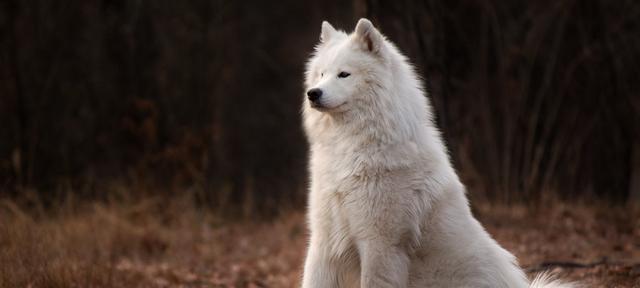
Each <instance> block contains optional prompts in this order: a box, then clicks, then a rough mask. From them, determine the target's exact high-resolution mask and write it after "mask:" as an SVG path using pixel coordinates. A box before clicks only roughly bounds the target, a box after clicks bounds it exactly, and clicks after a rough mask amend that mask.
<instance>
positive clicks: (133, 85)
mask: <svg viewBox="0 0 640 288" xmlns="http://www.w3.org/2000/svg"><path fill="white" fill-rule="evenodd" d="M364 16H366V17H369V18H371V19H372V20H373V21H374V23H375V24H376V25H379V27H380V28H381V30H382V31H383V33H385V34H386V35H387V36H388V37H389V38H390V39H391V40H392V41H394V42H395V43H397V44H398V46H399V47H400V49H401V50H402V51H405V52H406V53H407V54H408V56H409V57H410V58H411V59H412V60H413V61H414V63H415V64H416V66H417V69H418V71H419V72H420V73H421V75H424V77H425V82H426V84H427V87H428V90H429V92H430V95H431V98H432V104H433V106H434V108H435V110H436V112H437V120H438V124H439V125H440V127H442V129H443V133H444V135H445V138H446V141H447V143H448V145H449V147H450V151H451V154H452V158H453V160H454V162H455V166H456V167H457V168H458V169H459V171H460V173H461V175H462V177H463V179H464V181H465V183H466V184H468V186H469V188H470V189H469V190H470V191H471V193H472V194H473V195H479V196H482V197H487V198H490V199H499V200H507V201H509V200H531V199H537V198H540V197H546V196H550V195H559V196H563V197H578V196H583V197H593V196H598V197H602V198H605V199H609V200H615V201H624V200H626V199H628V198H629V197H631V194H634V193H640V192H638V190H640V180H638V178H640V175H638V174H640V172H639V171H640V137H639V136H638V135H640V132H639V131H640V125H639V124H638V123H640V119H639V118H638V117H639V116H638V115H640V95H638V94H639V93H640V92H638V91H640V87H639V86H640V79H639V78H638V77H639V76H638V75H640V73H639V72H640V71H638V69H639V68H638V67H640V20H638V19H640V17H639V16H640V3H639V2H637V1H633V0H620V1H605V0H599V1H598V0H594V1H573V0H561V1H509V2H504V1H434V0H427V1H408V0H404V1H374V0H355V1H352V2H348V1H293V0H285V1H279V2H277V3H275V2H266V1H255V2H254V1H252V3H249V2H248V1H229V0H217V1H216V0H213V1H207V0H193V1H168V0H160V1H142V0H134V1H98V0H90V1H79V0H71V1H64V2H60V3H58V2H51V1H43V0H29V1H18V0H9V1H4V2H2V3H0V62H1V63H3V64H2V65H0V193H3V194H7V195H13V196H15V195H18V194H21V193H23V191H26V190H30V189H34V190H36V191H38V193H39V194H40V196H41V197H43V198H50V197H56V196H57V194H60V193H67V192H68V191H75V193H77V194H78V195H79V196H81V197H88V198H103V197H105V195H103V194H105V193H107V192H105V191H107V190H108V189H103V188H102V187H104V186H105V185H107V183H110V182H113V181H118V182H124V183H126V184H129V185H132V186H134V187H144V189H141V190H144V191H154V193H175V192H176V191H182V190H190V191H195V194H196V195H198V197H199V198H198V201H202V202H206V203H209V204H211V205H213V206H228V207H242V208H243V209H241V211H244V212H247V211H255V210H259V211H263V212H270V211H273V210H275V209H276V208H278V207H281V206H291V205H300V204H301V203H302V200H303V199H304V192H305V187H306V184H305V183H306V150H307V147H306V142H305V140H304V135H303V132H302V130H301V125H300V113H299V110H300V105H301V101H302V90H303V87H302V84H301V83H302V74H303V71H304V64H305V61H306V58H307V57H308V55H309V53H310V52H311V51H312V49H313V46H314V45H315V43H316V42H317V37H318V34H319V30H320V22H321V21H322V20H325V19H326V20H329V21H330V22H332V23H333V24H334V25H335V26H336V27H341V28H344V29H345V30H350V29H351V28H352V27H353V25H354V23H355V21H356V20H357V19H358V18H359V17H364ZM634 183H638V184H634ZM634 185H639V186H637V187H636V186H634ZM244 212H242V213H244Z"/></svg>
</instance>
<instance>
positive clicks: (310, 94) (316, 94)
mask: <svg viewBox="0 0 640 288" xmlns="http://www.w3.org/2000/svg"><path fill="white" fill-rule="evenodd" d="M320 96H322V90H320V89H319V88H313V89H310V90H309V91H307V98H309V101H311V102H316V101H317V100H318V99H320Z"/></svg>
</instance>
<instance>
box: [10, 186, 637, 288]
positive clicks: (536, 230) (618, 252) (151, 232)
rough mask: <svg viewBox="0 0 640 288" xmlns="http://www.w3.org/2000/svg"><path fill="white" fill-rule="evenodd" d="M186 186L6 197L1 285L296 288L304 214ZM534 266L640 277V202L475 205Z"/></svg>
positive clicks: (617, 280)
mask: <svg viewBox="0 0 640 288" xmlns="http://www.w3.org/2000/svg"><path fill="white" fill-rule="evenodd" d="M193 203H194V201H193V200H191V199H190V198H188V197H184V198H176V199H170V200H168V199H160V198H145V199H140V200H127V201H107V202H100V203H85V204H73V205H60V206H61V207H64V208H59V209H55V211H48V212H34V211H44V209H34V208H29V209H24V208H23V205H19V204H16V203H15V202H12V201H8V200H4V201H2V202H0V286H1V287H176V286H183V287H187V286H188V287H296V286H297V285H298V283H299V279H300V270H301V267H302V262H303V259H304V249H305V245H306V244H305V243H306V233H305V231H306V230H305V229H306V228H305V223H304V216H303V214H302V213H301V212H293V213H289V214H286V215H285V216H281V217H279V218H278V219H275V220H272V221H269V220H265V219H245V220H241V221H240V220H238V221H223V220H221V218H219V217H216V216H214V215H213V214H212V213H211V212H209V211H207V210H206V209H201V208H198V207H197V205H194V204H193ZM475 213H476V214H477V215H478V216H479V218H480V220H481V221H482V222H483V223H484V224H485V225H486V227H487V229H488V230H489V231H490V232H491V233H492V235H494V236H495V237H496V239H497V240H498V242H500V243H501V244H503V245H504V246H505V247H506V248H507V249H509V250H510V251H512V252H513V253H514V254H516V255H517V256H518V258H519V259H520V262H521V264H523V266H525V267H528V268H535V267H536V266H537V265H539V264H541V263H544V262H548V261H564V262H576V263H592V262H602V259H603V257H607V258H606V261H605V262H604V263H603V264H598V265H595V266H593V267H590V268H567V267H556V268H554V271H555V272H558V273H559V274H560V275H561V276H563V277H568V278H570V279H576V280H580V281H582V282H584V283H588V284H590V285H593V287H640V280H639V279H640V224H639V223H638V219H640V218H639V217H640V213H638V211H637V210H633V211H632V210H631V209H623V208H620V207H618V208H615V209H608V208H604V207H597V208H596V207H593V206H588V205H578V206H563V205H554V206H553V207H551V208H542V209H538V210H536V211H532V210H531V209H527V208H525V207H523V206H515V207H505V206H495V205H477V206H476V209H475Z"/></svg>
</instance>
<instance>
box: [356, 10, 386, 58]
mask: <svg viewBox="0 0 640 288" xmlns="http://www.w3.org/2000/svg"><path fill="white" fill-rule="evenodd" d="M355 38H356V39H355V40H356V41H358V42H359V43H360V44H361V45H362V47H363V48H364V49H366V50H367V51H369V52H372V53H379V52H380V49H381V48H382V44H383V43H384V38H383V36H382V34H380V31H378V29H376V27H373V24H371V21H369V20H368V19H365V18H361V19H360V20H358V24H356V31H355Z"/></svg>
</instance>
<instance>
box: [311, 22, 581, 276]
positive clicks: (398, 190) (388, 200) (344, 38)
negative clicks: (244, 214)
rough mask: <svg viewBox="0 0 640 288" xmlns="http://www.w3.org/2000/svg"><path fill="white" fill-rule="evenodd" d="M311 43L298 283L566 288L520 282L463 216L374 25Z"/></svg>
mask: <svg viewBox="0 0 640 288" xmlns="http://www.w3.org/2000/svg"><path fill="white" fill-rule="evenodd" d="M320 40H321V41H320V44H319V45H318V46H317V48H316V52H315V54H314V55H313V57H312V58H311V60H310V61H309V63H308V69H307V72H306V87H307V88H308V90H307V100H305V103H304V108H303V113H304V126H305V130H306V132H307V136H308V138H309V142H310V145H311V158H310V166H311V168H310V169H311V192H310V195H309V214H308V216H309V225H310V230H311V239H310V244H309V250H308V255H307V259H306V263H305V267H304V277H303V284H302V286H303V287H304V288H311V287H367V288H368V287H572V286H571V285H570V284H562V283H559V282H555V281H548V280H547V277H539V279H537V280H535V281H534V282H533V283H529V281H528V280H527V278H526V276H525V274H524V273H523V271H522V269H520V268H519V266H518V265H517V263H516V259H515V258H514V256H513V255H511V254H510V253H509V252H507V251H506V250H504V249H503V248H502V247H500V245H498V243H496V241H494V240H493V239H492V238H491V236H489V234H488V233H487V232H486V231H485V230H484V229H483V227H482V226H481V225H480V223H479V222H478V221H477V220H476V219H475V218H474V217H473V215H471V212H470V209H469V205H468V201H467V197H466V196H465V188H464V186H463V185H462V184H461V183H460V180H459V179H458V176H457V175H456V172H455V171H454V169H453V168H452V166H451V163H450V161H449V158H448V155H447V150H446V148H445V146H444V144H443V142H442V139H441V136H440V133H439V131H438V129H437V128H436V127H435V125H434V124H433V120H432V118H433V116H432V112H431V108H430V106H429V103H428V100H427V98H426V96H425V92H424V89H423V88H422V85H421V83H420V81H419V80H418V77H417V76H416V73H415V72H414V70H413V68H412V67H411V66H410V65H409V64H408V61H407V59H406V58H405V57H404V56H403V55H402V54H401V53H400V52H399V51H398V49H397V48H396V47H395V46H394V45H393V44H392V43H391V42H389V41H388V40H386V38H385V37H384V36H383V35H382V34H380V32H379V31H378V30H377V29H376V28H375V27H373V25H372V24H371V22H369V21H368V20H366V19H361V20H360V21H358V24H357V26H356V29H355V32H353V33H352V34H350V35H347V34H346V33H344V32H342V31H336V30H335V29H334V28H333V27H332V26H331V25H330V24H329V23H327V22H323V23H322V33H321V37H320Z"/></svg>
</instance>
